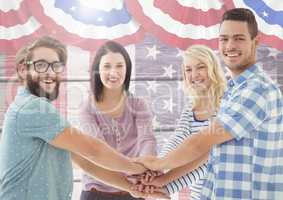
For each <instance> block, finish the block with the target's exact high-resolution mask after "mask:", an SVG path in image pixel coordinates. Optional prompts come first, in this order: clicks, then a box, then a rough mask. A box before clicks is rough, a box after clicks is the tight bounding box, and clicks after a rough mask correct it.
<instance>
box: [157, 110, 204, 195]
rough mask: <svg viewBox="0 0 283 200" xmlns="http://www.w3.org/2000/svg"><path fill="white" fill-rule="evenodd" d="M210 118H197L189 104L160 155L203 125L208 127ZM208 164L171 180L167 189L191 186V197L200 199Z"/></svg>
mask: <svg viewBox="0 0 283 200" xmlns="http://www.w3.org/2000/svg"><path fill="white" fill-rule="evenodd" d="M208 124H209V120H203V121H200V120H197V119H196V118H195V116H194V113H193V111H192V107H191V106H187V107H186V108H185V109H184V111H183V113H182V115H181V118H180V120H179V123H178V126H177V128H176V130H175V134H174V135H172V136H171V137H170V138H169V140H168V142H167V143H166V144H165V145H164V147H163V148H162V150H161V153H160V156H161V157H163V156H165V155H166V154H168V153H169V152H170V151H172V150H174V149H176V148H177V146H178V145H179V144H181V143H183V142H184V140H185V139H187V138H188V137H189V136H190V135H192V134H196V133H197V132H198V131H199V130H200V129H202V128H203V127H207V126H208ZM206 167H207V166H206V164H203V165H201V166H200V167H199V168H197V169H195V170H193V171H192V172H190V173H187V174H186V175H184V176H182V177H180V178H178V179H176V180H174V181H172V182H170V183H169V184H167V185H166V189H167V191H168V192H169V193H170V194H173V193H175V192H178V191H180V190H182V189H183V188H185V187H190V190H191V198H190V199H199V198H200V192H201V189H202V185H203V182H204V179H203V178H204V176H205V174H206Z"/></svg>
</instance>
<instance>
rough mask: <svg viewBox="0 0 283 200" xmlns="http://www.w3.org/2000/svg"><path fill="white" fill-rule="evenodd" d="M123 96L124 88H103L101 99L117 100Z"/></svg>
mask: <svg viewBox="0 0 283 200" xmlns="http://www.w3.org/2000/svg"><path fill="white" fill-rule="evenodd" d="M123 96H124V90H103V101H105V102H108V101H111V102H119V101H121V99H122V97H123Z"/></svg>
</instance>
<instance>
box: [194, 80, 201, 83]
mask: <svg viewBox="0 0 283 200" xmlns="http://www.w3.org/2000/svg"><path fill="white" fill-rule="evenodd" d="M192 82H193V83H202V82H203V81H202V80H197V81H192Z"/></svg>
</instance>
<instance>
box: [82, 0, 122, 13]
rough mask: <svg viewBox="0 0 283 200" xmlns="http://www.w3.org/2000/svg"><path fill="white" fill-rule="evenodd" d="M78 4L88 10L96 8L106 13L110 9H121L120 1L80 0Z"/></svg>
mask: <svg viewBox="0 0 283 200" xmlns="http://www.w3.org/2000/svg"><path fill="white" fill-rule="evenodd" d="M80 3H81V4H82V5H84V6H87V7H89V8H96V9H99V10H104V11H107V12H109V11H111V10H112V9H117V10H121V9H122V8H123V1H122V0H103V1H101V0H91V1H90V0H80Z"/></svg>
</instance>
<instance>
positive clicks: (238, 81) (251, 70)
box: [228, 65, 259, 87]
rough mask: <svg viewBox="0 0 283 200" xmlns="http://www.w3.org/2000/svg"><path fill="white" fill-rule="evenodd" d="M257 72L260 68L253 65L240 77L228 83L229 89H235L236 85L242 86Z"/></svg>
mask: <svg viewBox="0 0 283 200" xmlns="http://www.w3.org/2000/svg"><path fill="white" fill-rule="evenodd" d="M257 71H259V67H258V66H256V65H252V66H250V67H249V68H247V69H246V70H245V71H243V72H242V73H241V74H240V75H238V76H236V77H235V78H232V79H230V80H229V81H228V87H234V86H236V85H240V84H242V83H243V82H245V81H246V80H247V79H249V78H250V77H251V76H252V75H254V74H255V73H256V72H257Z"/></svg>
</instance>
